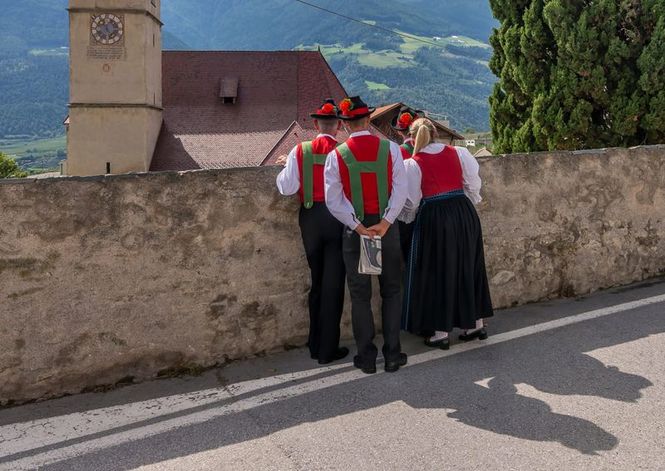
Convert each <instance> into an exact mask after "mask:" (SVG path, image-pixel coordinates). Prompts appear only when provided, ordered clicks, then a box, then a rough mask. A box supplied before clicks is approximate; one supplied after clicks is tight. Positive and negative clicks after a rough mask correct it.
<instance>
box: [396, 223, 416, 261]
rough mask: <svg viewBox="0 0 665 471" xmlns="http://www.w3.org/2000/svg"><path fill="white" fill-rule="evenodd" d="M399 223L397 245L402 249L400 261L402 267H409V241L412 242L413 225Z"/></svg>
mask: <svg viewBox="0 0 665 471" xmlns="http://www.w3.org/2000/svg"><path fill="white" fill-rule="evenodd" d="M398 223H399V243H400V246H401V248H402V259H403V260H404V266H408V265H409V256H410V255H411V241H412V240H413V227H414V226H415V224H414V223H411V224H407V223H405V222H402V221H398Z"/></svg>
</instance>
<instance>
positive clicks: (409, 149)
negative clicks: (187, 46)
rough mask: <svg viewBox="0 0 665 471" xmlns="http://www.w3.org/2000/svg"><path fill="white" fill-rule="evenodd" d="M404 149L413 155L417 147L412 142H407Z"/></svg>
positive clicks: (403, 145)
mask: <svg viewBox="0 0 665 471" xmlns="http://www.w3.org/2000/svg"><path fill="white" fill-rule="evenodd" d="M402 149H404V150H406V151H407V152H408V153H409V154H411V155H413V151H414V150H415V147H413V145H412V144H411V143H410V142H405V143H404V144H402Z"/></svg>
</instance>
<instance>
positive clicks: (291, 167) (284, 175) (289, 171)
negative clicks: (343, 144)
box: [277, 134, 337, 196]
mask: <svg viewBox="0 0 665 471" xmlns="http://www.w3.org/2000/svg"><path fill="white" fill-rule="evenodd" d="M321 137H329V138H330V139H333V140H335V141H337V139H336V138H335V136H331V135H330V134H319V135H318V136H316V139H319V138H321ZM277 189H278V190H279V192H280V193H281V194H282V195H284V196H291V195H295V194H296V193H298V192H299V191H300V169H299V168H298V146H295V147H294V148H293V150H292V151H291V153H290V154H289V156H288V157H287V159H286V165H285V166H284V170H282V171H281V172H279V175H277Z"/></svg>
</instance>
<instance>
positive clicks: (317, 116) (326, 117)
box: [310, 113, 341, 121]
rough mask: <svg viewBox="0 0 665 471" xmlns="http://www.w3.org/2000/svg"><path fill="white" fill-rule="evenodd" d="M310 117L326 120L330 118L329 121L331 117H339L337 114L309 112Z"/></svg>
mask: <svg viewBox="0 0 665 471" xmlns="http://www.w3.org/2000/svg"><path fill="white" fill-rule="evenodd" d="M310 117H312V118H314V119H328V120H331V121H332V120H333V119H341V118H340V117H339V116H337V115H332V114H316V113H312V114H310Z"/></svg>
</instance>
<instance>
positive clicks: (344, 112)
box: [339, 96, 376, 121]
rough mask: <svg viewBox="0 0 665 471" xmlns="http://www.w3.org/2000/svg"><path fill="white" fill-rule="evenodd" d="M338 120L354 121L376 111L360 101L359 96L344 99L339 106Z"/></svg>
mask: <svg viewBox="0 0 665 471" xmlns="http://www.w3.org/2000/svg"><path fill="white" fill-rule="evenodd" d="M339 109H340V116H339V117H340V119H343V120H344V121H356V120H359V119H363V118H366V117H367V116H369V115H371V114H372V113H374V111H376V108H370V107H369V106H367V103H365V102H364V101H362V99H361V98H360V97H359V96H353V97H349V98H344V99H343V100H342V102H341V103H340V104H339Z"/></svg>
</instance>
